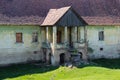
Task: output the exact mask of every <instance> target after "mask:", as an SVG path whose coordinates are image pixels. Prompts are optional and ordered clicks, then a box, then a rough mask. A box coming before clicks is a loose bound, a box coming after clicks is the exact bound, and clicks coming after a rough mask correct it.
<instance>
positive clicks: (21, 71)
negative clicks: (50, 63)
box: [0, 59, 120, 80]
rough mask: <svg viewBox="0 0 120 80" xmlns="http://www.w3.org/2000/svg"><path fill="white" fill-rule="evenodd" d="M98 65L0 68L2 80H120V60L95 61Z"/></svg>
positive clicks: (0, 78) (26, 65)
mask: <svg viewBox="0 0 120 80" xmlns="http://www.w3.org/2000/svg"><path fill="white" fill-rule="evenodd" d="M93 62H95V63H96V64H97V65H96V64H90V65H82V66H79V67H74V68H72V69H70V68H67V67H42V68H41V67H38V66H34V65H30V64H21V65H13V66H9V67H1V68H0V80H3V79H5V80H120V59H114V60H106V59H99V60H94V61H93Z"/></svg>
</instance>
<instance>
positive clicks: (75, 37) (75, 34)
mask: <svg viewBox="0 0 120 80" xmlns="http://www.w3.org/2000/svg"><path fill="white" fill-rule="evenodd" d="M77 36H78V35H77V27H75V28H74V42H77Z"/></svg>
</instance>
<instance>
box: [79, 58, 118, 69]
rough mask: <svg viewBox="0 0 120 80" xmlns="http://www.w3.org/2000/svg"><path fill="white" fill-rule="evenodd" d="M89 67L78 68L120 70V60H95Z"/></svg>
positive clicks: (81, 66)
mask: <svg viewBox="0 0 120 80" xmlns="http://www.w3.org/2000/svg"><path fill="white" fill-rule="evenodd" d="M90 62H92V63H90V64H88V65H80V66H79V67H78V68H83V67H89V66H90V67H105V68H109V69H120V59H104V58H102V59H95V60H92V61H90Z"/></svg>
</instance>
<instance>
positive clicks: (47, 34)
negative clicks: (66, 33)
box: [46, 27, 49, 42]
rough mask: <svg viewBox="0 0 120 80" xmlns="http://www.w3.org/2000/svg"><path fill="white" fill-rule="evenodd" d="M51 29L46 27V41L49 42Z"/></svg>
mask: <svg viewBox="0 0 120 80" xmlns="http://www.w3.org/2000/svg"><path fill="white" fill-rule="evenodd" d="M48 29H49V28H48V27H46V41H47V42H49V30H48Z"/></svg>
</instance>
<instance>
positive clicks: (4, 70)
mask: <svg viewBox="0 0 120 80" xmlns="http://www.w3.org/2000/svg"><path fill="white" fill-rule="evenodd" d="M57 68H58V67H53V66H49V67H47V66H44V67H40V66H35V65H31V64H18V65H11V66H8V67H0V80H3V79H6V78H14V77H18V76H23V75H30V74H36V73H45V72H48V71H52V70H55V69H57Z"/></svg>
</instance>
